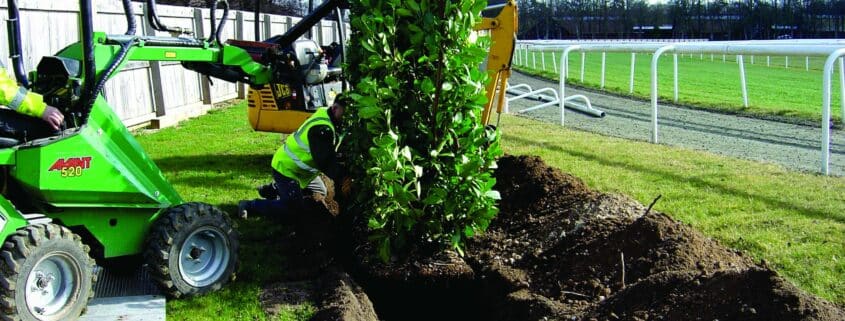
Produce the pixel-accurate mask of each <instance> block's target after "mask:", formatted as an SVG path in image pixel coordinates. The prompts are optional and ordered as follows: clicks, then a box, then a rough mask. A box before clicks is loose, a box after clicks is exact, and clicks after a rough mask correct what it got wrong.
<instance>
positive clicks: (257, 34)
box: [254, 0, 261, 41]
mask: <svg viewBox="0 0 845 321" xmlns="http://www.w3.org/2000/svg"><path fill="white" fill-rule="evenodd" d="M254 9H255V41H261V26H260V24H259V20H261V19H259V18H258V15H259V14H261V0H255V8H254Z"/></svg>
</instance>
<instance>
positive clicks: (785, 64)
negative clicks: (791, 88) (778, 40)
mask: <svg viewBox="0 0 845 321" xmlns="http://www.w3.org/2000/svg"><path fill="white" fill-rule="evenodd" d="M784 66H785V68H787V69H789V56H786V61H785V62H784Z"/></svg>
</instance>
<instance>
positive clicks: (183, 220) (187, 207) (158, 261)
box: [144, 202, 238, 298]
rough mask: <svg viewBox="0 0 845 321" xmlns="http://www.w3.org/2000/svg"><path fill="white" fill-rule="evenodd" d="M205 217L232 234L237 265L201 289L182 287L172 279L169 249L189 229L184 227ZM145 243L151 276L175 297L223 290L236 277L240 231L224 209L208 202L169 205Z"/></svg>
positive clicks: (231, 238) (169, 294)
mask: <svg viewBox="0 0 845 321" xmlns="http://www.w3.org/2000/svg"><path fill="white" fill-rule="evenodd" d="M206 217H208V218H211V219H213V221H214V224H213V225H214V226H216V227H218V228H220V229H221V230H222V231H223V232H224V233H226V235H228V236H229V239H230V242H231V244H230V246H231V248H232V249H233V251H232V253H230V255H231V257H232V259H233V260H234V261H235V266H234V268H233V269H232V273H231V274H230V275H229V276H224V277H221V279H220V281H217V282H215V283H213V284H212V285H209V286H208V287H206V288H203V289H201V290H198V289H196V288H194V289H190V290H188V291H183V290H180V289H179V288H178V287H177V286H176V284H175V283H174V282H173V280H172V276H171V273H170V272H171V271H170V268H169V261H170V250H171V248H172V247H173V246H174V245H175V244H174V243H175V240H176V238H177V236H178V235H179V233H186V231H185V229H186V228H188V227H190V226H191V224H192V223H193V222H195V221H196V220H198V219H200V218H206ZM146 244H147V247H146V250H145V251H144V258H145V261H146V262H147V267H148V270H149V271H150V276H152V278H153V279H154V280H156V281H157V282H158V284H159V288H160V289H161V290H162V292H164V294H166V295H167V296H169V297H172V298H182V297H190V296H196V295H200V294H204V293H207V292H212V291H217V290H220V289H221V288H222V287H223V285H225V283H226V282H228V281H230V280H234V278H235V272H236V271H237V270H238V266H237V262H238V259H237V249H238V233H237V230H236V225H235V223H234V222H233V221H232V219H231V218H229V216H228V215H226V214H225V213H224V212H223V211H221V210H220V209H218V208H216V207H214V206H211V205H209V204H205V203H198V202H191V203H184V204H181V205H177V206H174V207H171V208H169V209H167V211H166V212H165V213H163V214H162V215H161V216H160V217H159V219H158V220H157V221H156V223H155V224H154V225H153V227H152V229H151V231H150V233H149V235H148V237H147V243H146ZM174 272H176V271H174Z"/></svg>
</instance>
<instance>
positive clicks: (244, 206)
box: [238, 201, 249, 220]
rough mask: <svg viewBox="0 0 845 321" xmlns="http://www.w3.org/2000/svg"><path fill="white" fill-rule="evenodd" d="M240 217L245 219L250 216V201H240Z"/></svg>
mask: <svg viewBox="0 0 845 321" xmlns="http://www.w3.org/2000/svg"><path fill="white" fill-rule="evenodd" d="M238 217H240V218H241V219H244V220H245V219H247V218H248V217H249V201H240V202H238Z"/></svg>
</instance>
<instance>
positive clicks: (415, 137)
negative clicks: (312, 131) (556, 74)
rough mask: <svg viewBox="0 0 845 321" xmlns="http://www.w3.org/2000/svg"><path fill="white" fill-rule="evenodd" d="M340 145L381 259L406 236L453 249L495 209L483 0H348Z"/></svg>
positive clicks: (495, 151) (495, 147)
mask: <svg viewBox="0 0 845 321" xmlns="http://www.w3.org/2000/svg"><path fill="white" fill-rule="evenodd" d="M350 2H351V3H350V5H351V11H352V17H353V18H352V20H351V21H350V23H351V25H352V30H353V34H352V35H351V37H350V46H349V53H348V55H349V61H348V66H347V70H348V73H349V79H350V82H351V83H352V84H355V88H354V89H353V91H352V93H351V97H352V99H353V100H354V103H353V104H351V106H350V111H351V112H348V113H347V115H349V117H347V122H348V123H347V126H349V127H348V131H349V132H348V136H347V137H346V138H345V141H346V142H347V143H345V144H344V146H345V148H346V151H345V155H347V157H348V159H347V162H348V164H350V165H351V168H350V171H351V175H352V177H353V178H355V192H356V194H357V202H356V203H357V204H358V205H359V206H360V208H362V209H363V210H361V212H363V215H364V217H365V218H366V220H367V222H368V227H369V233H370V240H371V242H373V244H374V245H375V247H376V248H377V249H378V254H379V255H380V256H381V257H382V258H383V259H388V258H389V257H390V255H391V254H392V253H394V254H395V253H397V252H396V251H397V250H400V249H404V248H406V247H407V246H408V245H409V244H412V243H413V244H417V245H420V244H423V245H425V244H428V245H435V246H437V247H439V248H443V247H451V248H454V249H456V250H457V251H458V252H459V253H463V252H462V245H463V244H464V241H465V240H466V239H467V238H469V237H472V236H474V235H475V234H477V233H480V232H482V231H484V230H485V229H486V228H487V226H488V224H489V223H490V220H491V219H493V217H494V216H495V215H496V213H497V212H498V209H497V207H496V200H498V199H499V193H498V192H496V191H495V190H494V189H493V186H494V185H495V183H496V181H495V179H494V178H493V177H492V170H493V168H495V157H497V156H499V155H501V149H500V148H499V144H498V132H497V131H495V130H491V129H489V128H485V126H483V125H482V124H481V120H480V119H481V112H482V110H483V107H484V104H485V103H486V102H487V98H486V96H485V87H484V86H485V84H486V81H487V75H486V73H485V72H484V71H482V70H480V69H479V66H480V65H481V63H482V61H483V60H484V58H485V57H486V56H487V48H488V47H489V39H486V38H480V39H476V37H475V36H474V35H473V33H472V27H473V26H474V25H475V24H477V23H478V22H480V19H481V15H480V12H481V10H482V9H483V8H484V7H485V6H486V3H487V1H484V0H451V1H449V0H447V1H442V0H436V1H428V0H404V1H402V0H352V1H350Z"/></svg>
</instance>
